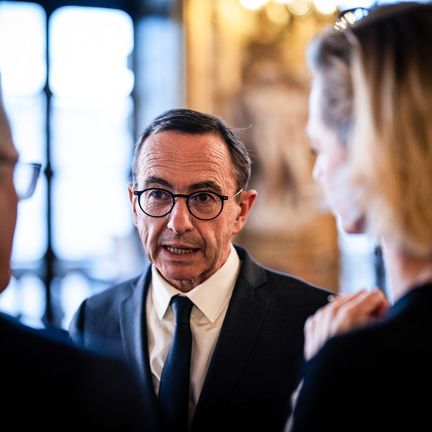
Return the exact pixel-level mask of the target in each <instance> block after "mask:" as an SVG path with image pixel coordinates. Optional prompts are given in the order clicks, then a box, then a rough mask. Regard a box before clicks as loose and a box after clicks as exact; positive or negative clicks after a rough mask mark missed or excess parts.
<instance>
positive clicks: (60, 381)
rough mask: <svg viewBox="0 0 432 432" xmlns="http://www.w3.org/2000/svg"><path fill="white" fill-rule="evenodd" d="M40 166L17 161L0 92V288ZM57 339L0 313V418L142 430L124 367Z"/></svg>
mask: <svg viewBox="0 0 432 432" xmlns="http://www.w3.org/2000/svg"><path fill="white" fill-rule="evenodd" d="M40 168H41V167H40V165H39V164H23V163H21V162H19V161H18V154H17V152H16V150H15V148H14V146H13V144H12V138H11V133H10V127H9V123H8V120H7V117H6V113H5V111H4V108H3V102H2V98H1V91H0V220H1V223H0V239H1V241H0V292H2V291H3V290H4V289H5V288H6V287H7V285H8V283H9V278H10V273H11V269H10V258H11V251H12V243H13V236H14V230H15V223H16V216H17V203H18V200H19V199H24V198H28V197H30V196H31V195H32V193H33V191H34V188H35V186H36V181H37V177H38V175H39V171H40ZM25 171H27V172H25ZM21 174H23V176H22V177H20V178H18V177H19V176H20V175H21ZM24 174H26V175H24ZM17 176H18V177H17ZM15 179H17V180H18V181H17V182H16V183H15ZM59 338H60V333H57V332H56V333H55V335H54V334H51V333H50V332H48V331H43V330H35V329H32V328H29V327H26V326H24V325H22V324H20V323H19V322H17V321H16V320H15V319H14V318H12V317H10V316H7V315H5V314H0V369H1V412H2V414H1V418H2V422H3V423H4V424H9V427H10V429H14V430H44V431H59V430H62V431H68V430H75V431H76V430H82V429H83V428H84V429H90V430H103V431H119V432H120V431H121V432H123V431H138V430H150V429H145V428H144V424H143V419H142V410H141V403H142V393H141V389H140V387H139V386H138V385H137V383H136V381H135V380H134V379H133V377H132V376H131V375H130V373H129V371H128V370H127V368H126V367H125V366H124V365H122V364H121V363H120V362H119V361H118V360H114V359H105V358H102V357H101V356H100V355H99V354H98V355H97V354H94V353H89V352H86V351H83V350H81V349H78V348H76V347H75V346H73V345H72V344H71V343H70V342H69V343H67V342H65V341H62V340H60V339H59Z"/></svg>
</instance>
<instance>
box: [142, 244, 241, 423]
mask: <svg viewBox="0 0 432 432" xmlns="http://www.w3.org/2000/svg"><path fill="white" fill-rule="evenodd" d="M239 270H240V259H239V256H238V254H237V251H236V250H235V249H234V247H233V246H232V245H231V251H230V254H229V255H228V258H227V260H226V262H225V263H224V264H223V266H222V267H221V268H220V269H219V270H218V271H217V272H216V273H214V274H213V275H212V276H210V277H209V278H208V279H207V280H205V281H204V282H203V283H201V284H200V285H198V286H196V287H195V288H194V289H192V290H191V291H189V292H188V293H182V292H181V291H179V290H177V289H176V288H174V287H173V286H172V285H170V284H169V283H168V282H167V281H166V280H165V279H163V278H162V277H161V275H160V273H159V272H158V270H157V269H156V267H155V266H152V281H151V284H150V287H149V294H148V295H147V300H146V313H147V338H148V350H149V357H150V368H151V372H152V376H153V385H154V388H155V391H156V394H158V392H159V383H160V378H161V375H162V369H163V365H164V362H165V359H166V357H167V355H168V350H169V347H170V345H171V341H172V338H173V334H174V316H173V312H172V308H171V306H170V301H171V297H173V296H175V295H177V294H181V295H184V296H186V297H189V299H190V300H191V301H192V302H193V304H194V306H193V308H192V312H191V318H190V323H191V331H192V354H191V371H190V392H189V394H190V396H189V416H190V418H191V417H192V414H193V412H194V411H195V407H196V404H197V402H198V399H199V396H200V394H201V389H202V386H203V384H204V380H205V377H206V375H207V369H208V367H209V364H210V360H211V358H212V355H213V351H214V348H215V346H216V341H217V339H218V337H219V332H220V329H221V327H222V323H223V321H224V318H225V314H226V311H227V309H228V304H229V301H230V299H231V295H232V292H233V289H234V285H235V283H236V280H237V275H238V273H239Z"/></svg>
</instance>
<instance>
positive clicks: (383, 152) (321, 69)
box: [312, 3, 432, 256]
mask: <svg viewBox="0 0 432 432" xmlns="http://www.w3.org/2000/svg"><path fill="white" fill-rule="evenodd" d="M315 44H316V45H317V46H316V47H315V48H314V50H316V51H317V53H318V55H317V54H314V55H313V59H314V61H313V62H312V65H313V67H314V69H315V72H316V73H317V74H321V75H322V77H323V79H322V82H323V83H324V86H326V87H328V86H327V82H326V80H327V78H328V77H329V76H331V75H330V74H329V70H331V71H332V72H335V71H337V68H336V67H335V64H336V63H337V62H340V61H342V62H343V63H344V65H345V70H349V73H350V76H351V80H346V79H344V78H343V75H340V80H339V84H340V85H342V86H348V87H350V89H351V99H352V101H351V102H352V105H351V113H350V115H349V116H348V118H349V119H350V123H349V132H348V134H347V139H346V145H347V146H348V148H349V154H350V168H351V178H350V185H349V187H350V188H353V190H355V191H356V192H357V193H358V194H359V195H360V203H361V204H360V205H361V206H362V210H363V212H364V213H365V215H366V216H367V221H368V226H369V228H370V230H371V231H372V232H373V233H375V234H377V235H379V236H385V237H386V238H389V239H391V240H392V241H393V242H395V243H396V244H397V245H398V247H399V248H400V249H401V250H403V251H405V252H407V253H409V254H412V255H416V256H428V255H431V254H432V205H431V202H430V201H432V179H431V173H432V75H431V71H432V56H431V54H430V47H431V46H432V5H430V4H429V5H426V4H414V3H411V4H401V5H393V6H385V7H381V8H377V9H376V10H375V12H372V14H371V15H369V16H368V17H367V18H365V19H364V20H362V21H360V22H359V23H357V24H356V25H354V26H352V27H351V28H348V29H346V30H344V31H343V32H337V31H332V32H330V33H327V34H324V35H322V36H321V37H320V38H319V39H318V41H317V42H315ZM324 60H325V61H324ZM338 67H339V68H340V65H339V66H338ZM345 93H346V94H349V91H348V90H346V91H345ZM340 104H345V105H346V101H342V100H341V101H339V103H338V102H334V101H333V106H332V105H329V99H328V98H327V100H325V98H324V97H323V100H322V112H323V113H325V112H327V111H335V112H337V110H338V109H340V108H337V105H340ZM329 115H330V114H329V113H328V112H327V113H326V116H327V117H328V116H329ZM323 120H324V121H325V122H326V118H325V116H324V115H323ZM326 124H327V125H328V126H329V127H332V128H333V127H334V125H331V124H329V123H328V122H326Z"/></svg>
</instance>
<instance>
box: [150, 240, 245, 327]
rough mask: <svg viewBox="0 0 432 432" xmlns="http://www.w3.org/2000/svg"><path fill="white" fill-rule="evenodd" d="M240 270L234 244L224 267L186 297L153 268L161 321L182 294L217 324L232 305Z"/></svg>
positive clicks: (153, 287)
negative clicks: (172, 301)
mask: <svg viewBox="0 0 432 432" xmlns="http://www.w3.org/2000/svg"><path fill="white" fill-rule="evenodd" d="M239 270H240V258H239V256H238V254H237V251H236V250H235V248H234V246H233V245H232V244H231V248H230V253H229V255H228V258H227V260H226V261H225V263H224V264H223V265H222V267H221V268H220V269H219V270H218V271H216V273H214V274H212V275H211V276H210V277H209V278H208V279H206V280H205V281H204V282H202V283H201V284H199V285H197V286H196V287H195V288H194V289H192V290H191V291H189V292H188V293H187V294H183V293H182V292H181V291H179V290H178V289H176V288H174V287H173V286H172V285H171V284H169V283H168V282H167V281H166V280H165V279H164V278H163V277H162V276H161V275H160V273H159V271H158V270H157V269H156V267H155V266H154V265H152V297H153V304H154V307H155V309H156V313H157V315H158V317H159V319H160V320H162V318H163V317H164V315H165V313H166V311H167V309H168V306H169V304H170V301H171V298H172V297H173V296H175V295H178V294H182V295H185V296H186V297H189V299H190V300H191V301H192V302H193V304H194V305H195V306H196V307H197V308H198V309H200V311H201V312H202V313H203V314H204V315H205V316H206V317H207V319H208V320H209V321H210V322H212V323H214V322H215V321H216V319H217V317H218V316H219V314H220V313H221V311H222V310H223V308H224V306H225V305H226V304H227V303H228V302H229V299H230V298H231V294H232V291H233V289H234V286H235V283H236V280H237V275H238V273H239Z"/></svg>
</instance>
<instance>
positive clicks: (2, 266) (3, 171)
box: [0, 107, 18, 292]
mask: <svg viewBox="0 0 432 432" xmlns="http://www.w3.org/2000/svg"><path fill="white" fill-rule="evenodd" d="M0 109H1V107H0ZM5 122H6V120H5V118H4V117H3V115H2V113H1V112H0V221H1V222H0V292H2V291H3V290H4V289H5V288H6V287H7V285H8V283H9V279H10V259H11V255H12V243H13V236H14V231H15V224H16V218H17V204H18V198H17V194H16V192H15V188H14V183H13V170H14V167H13V164H10V163H4V159H8V160H13V159H17V157H18V156H17V153H16V150H15V149H14V147H13V145H12V141H11V137H10V133H9V129H8V126H7V124H6V123H5ZM2 158H3V162H2Z"/></svg>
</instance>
